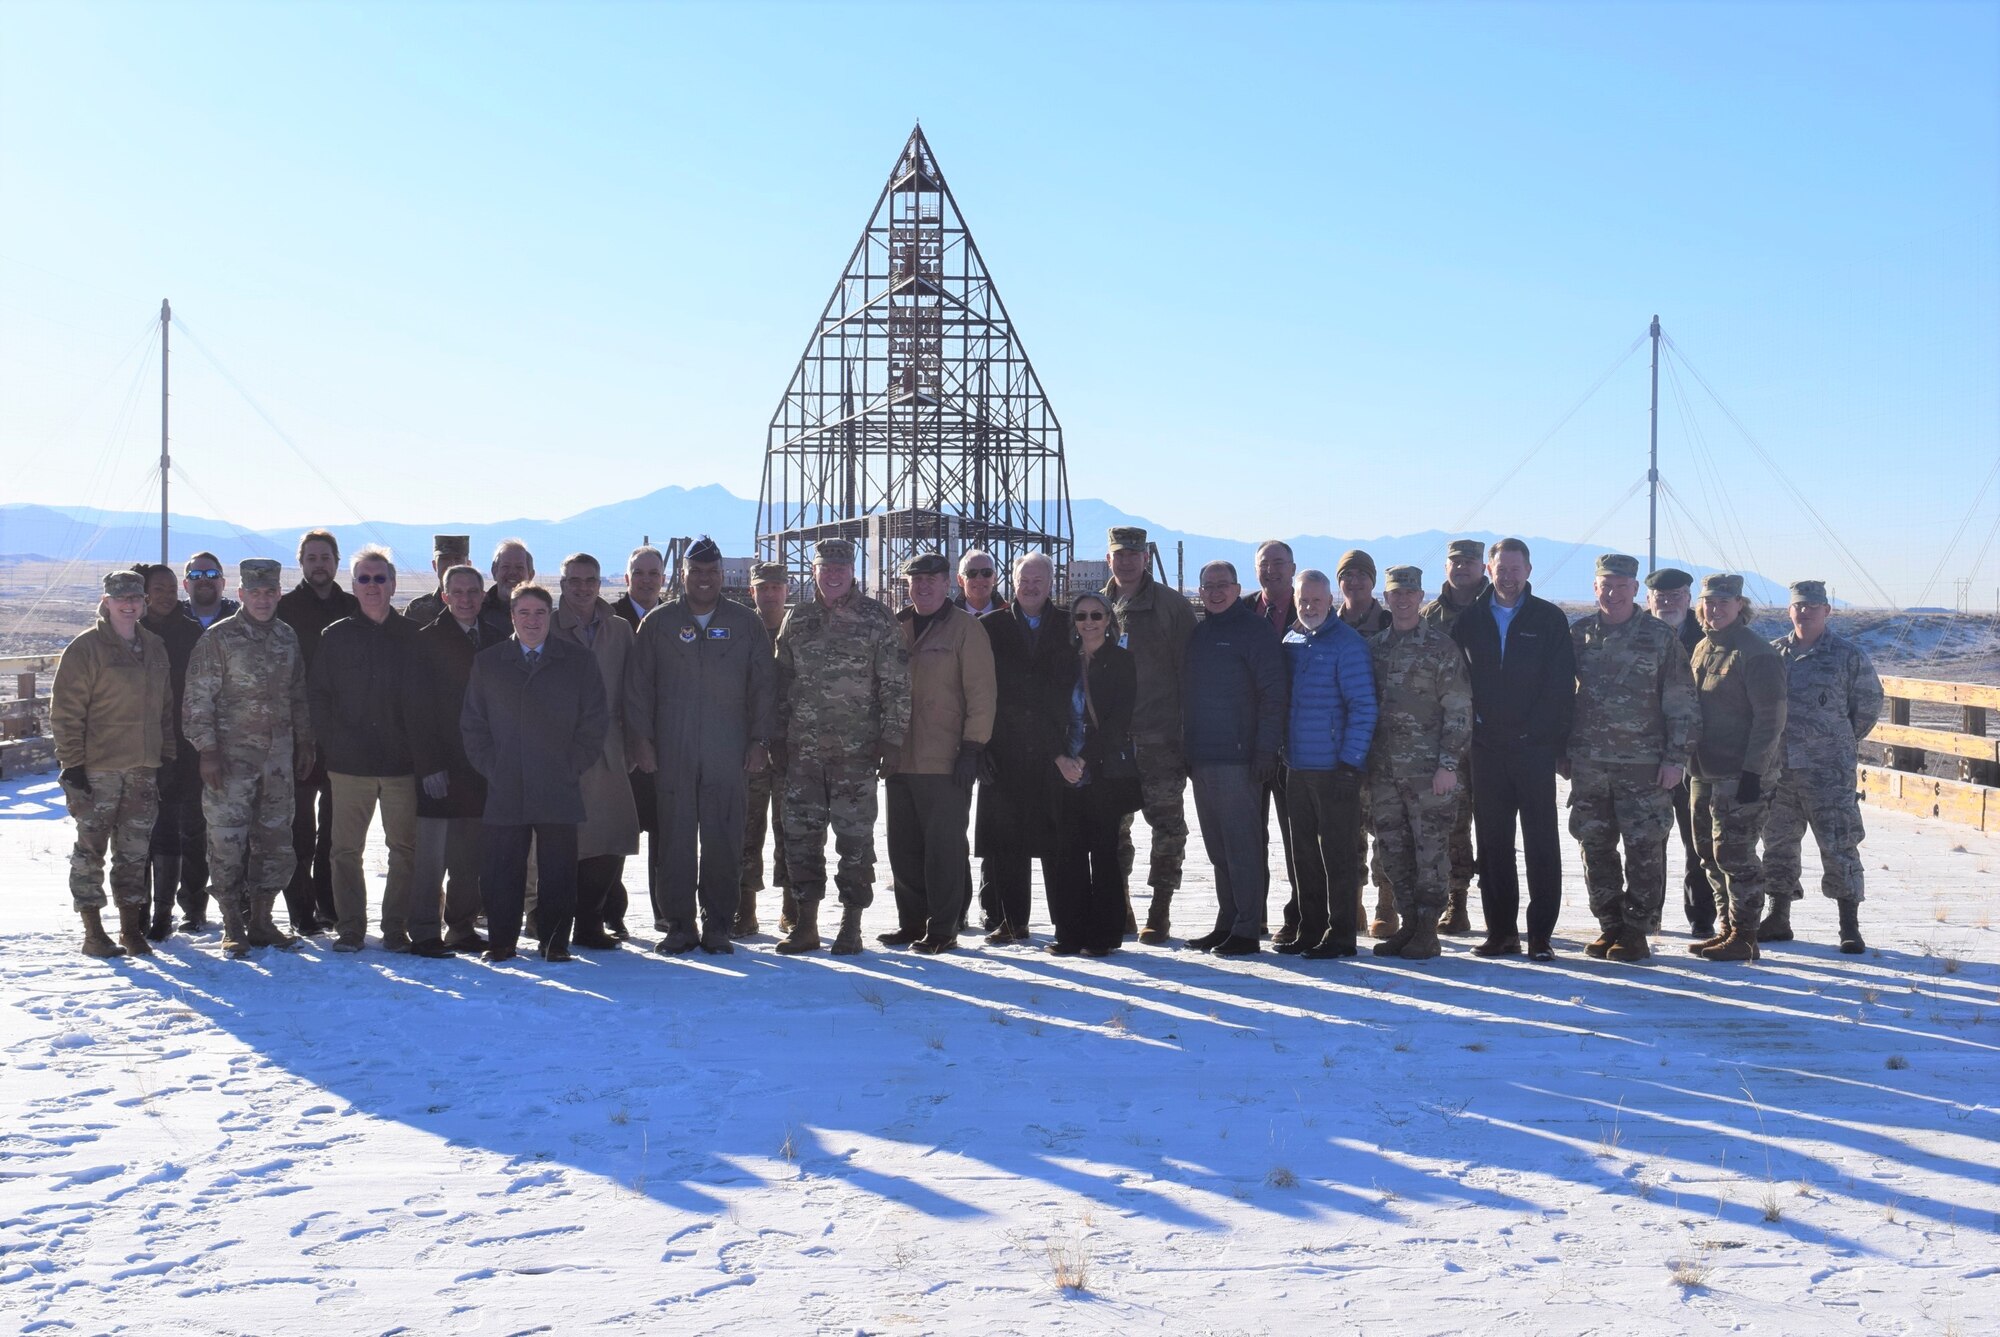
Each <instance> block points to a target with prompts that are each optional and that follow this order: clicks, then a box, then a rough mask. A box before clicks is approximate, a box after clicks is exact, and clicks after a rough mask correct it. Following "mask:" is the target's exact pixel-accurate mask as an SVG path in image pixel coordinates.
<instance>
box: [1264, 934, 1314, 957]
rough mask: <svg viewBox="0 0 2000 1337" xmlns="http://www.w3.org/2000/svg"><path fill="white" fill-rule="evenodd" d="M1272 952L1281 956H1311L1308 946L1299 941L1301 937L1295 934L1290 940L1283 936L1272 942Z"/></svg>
mask: <svg viewBox="0 0 2000 1337" xmlns="http://www.w3.org/2000/svg"><path fill="white" fill-rule="evenodd" d="M1271 950H1272V951H1274V952H1276V953H1277V954H1278V955H1279V956H1301V955H1309V953H1308V952H1307V948H1306V944H1305V943H1304V942H1301V941H1300V940H1299V936H1298V934H1296V933H1294V934H1293V935H1292V936H1291V937H1289V938H1287V937H1285V936H1283V935H1282V934H1281V935H1279V936H1278V937H1276V938H1273V939H1272V940H1271Z"/></svg>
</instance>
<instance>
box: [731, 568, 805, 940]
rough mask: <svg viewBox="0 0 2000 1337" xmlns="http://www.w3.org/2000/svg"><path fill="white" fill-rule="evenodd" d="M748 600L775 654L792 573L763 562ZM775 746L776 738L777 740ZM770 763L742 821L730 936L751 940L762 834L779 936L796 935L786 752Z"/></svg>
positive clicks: (753, 784) (753, 787) (753, 574)
mask: <svg viewBox="0 0 2000 1337" xmlns="http://www.w3.org/2000/svg"><path fill="white" fill-rule="evenodd" d="M750 597H751V599H752V601H753V602H754V603H755V604H756V606H757V616H758V618H759V619H761V620H762V621H763V623H764V630H765V631H766V632H768V633H770V636H771V647H772V652H773V653H776V651H777V640H778V632H779V631H780V630H781V629H783V627H784V625H785V602H786V600H788V599H789V598H790V597H791V572H789V571H787V570H786V569H785V564H784V563H783V562H759V563H757V565H756V566H754V567H752V568H751V570H750ZM774 744H775V740H774ZM775 751H776V753H777V755H774V756H773V757H772V758H771V764H770V765H769V766H767V767H765V768H764V769H763V770H761V771H754V772H752V773H751V775H750V809H749V812H748V814H747V815H746V816H745V817H744V820H743V877H742V881H741V883H740V884H739V890H738V900H737V903H736V924H735V927H734V928H733V929H732V930H731V936H732V937H738V938H747V937H749V936H751V935H752V934H754V933H756V932H757V929H758V924H757V893H758V892H760V891H762V890H763V889H764V833H765V831H766V830H769V831H770V833H771V885H772V886H774V887H778V888H780V891H781V895H780V896H779V904H778V932H779V933H781V934H782V933H790V932H791V931H792V911H793V908H794V907H793V904H792V877H791V874H790V873H788V872H787V871H786V870H785V827H784V806H783V804H782V803H780V801H779V799H780V796H781V795H782V794H783V792H784V791H783V789H782V788H781V785H782V780H781V778H780V777H781V776H782V775H783V774H784V769H785V759H784V755H783V752H784V749H783V748H782V747H775Z"/></svg>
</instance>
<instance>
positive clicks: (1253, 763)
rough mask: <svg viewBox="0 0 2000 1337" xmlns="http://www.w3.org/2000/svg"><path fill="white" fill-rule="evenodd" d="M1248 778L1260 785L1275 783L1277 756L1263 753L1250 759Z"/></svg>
mask: <svg viewBox="0 0 2000 1337" xmlns="http://www.w3.org/2000/svg"><path fill="white" fill-rule="evenodd" d="M1250 778H1251V779H1252V780H1255V781H1256V782H1257V783H1258V784H1260V785H1268V784H1271V783H1273V782H1275V781H1276V780H1277V778H1278V758H1277V754H1276V753H1272V752H1264V753H1260V754H1259V755H1257V756H1254V757H1252V758H1250Z"/></svg>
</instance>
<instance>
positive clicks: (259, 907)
mask: <svg viewBox="0 0 2000 1337" xmlns="http://www.w3.org/2000/svg"><path fill="white" fill-rule="evenodd" d="M277 899H278V898H277V897H276V896H259V897H258V898H257V901H256V906H255V910H254V913H252V915H251V916H250V922H249V924H248V925H246V926H245V928H246V936H247V938H248V939H249V942H250V945H251V946H252V947H276V948H277V949H278V950H280V951H284V952H295V951H297V950H298V949H299V946H300V943H299V940H298V939H297V938H295V937H293V936H292V935H291V934H289V933H287V932H285V931H284V930H283V929H281V928H279V927H278V925H277V923H276V922H275V921H274V920H273V919H272V918H271V906H272V904H273V903H274V902H275V901H276V900H277Z"/></svg>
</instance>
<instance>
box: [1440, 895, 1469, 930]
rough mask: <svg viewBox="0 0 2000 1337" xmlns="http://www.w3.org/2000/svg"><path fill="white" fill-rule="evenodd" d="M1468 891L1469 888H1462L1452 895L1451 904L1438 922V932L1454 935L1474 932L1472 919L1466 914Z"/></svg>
mask: <svg viewBox="0 0 2000 1337" xmlns="http://www.w3.org/2000/svg"><path fill="white" fill-rule="evenodd" d="M1466 891H1467V888H1465V887H1460V888H1458V889H1457V890H1456V891H1454V892H1452V893H1451V904H1450V905H1449V906H1448V907H1446V909H1445V912H1444V917H1443V918H1441V919H1439V920H1438V932H1440V933H1449V934H1453V935H1456V934H1460V933H1470V932H1472V919H1471V917H1470V916H1468V915H1467V914H1466V913H1465V894H1466Z"/></svg>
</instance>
